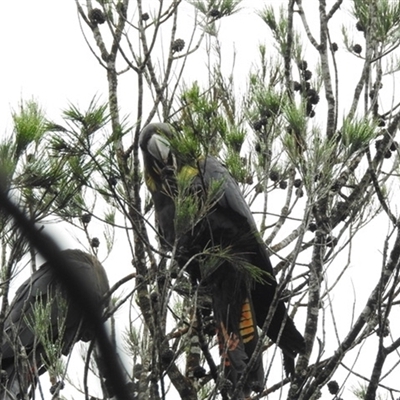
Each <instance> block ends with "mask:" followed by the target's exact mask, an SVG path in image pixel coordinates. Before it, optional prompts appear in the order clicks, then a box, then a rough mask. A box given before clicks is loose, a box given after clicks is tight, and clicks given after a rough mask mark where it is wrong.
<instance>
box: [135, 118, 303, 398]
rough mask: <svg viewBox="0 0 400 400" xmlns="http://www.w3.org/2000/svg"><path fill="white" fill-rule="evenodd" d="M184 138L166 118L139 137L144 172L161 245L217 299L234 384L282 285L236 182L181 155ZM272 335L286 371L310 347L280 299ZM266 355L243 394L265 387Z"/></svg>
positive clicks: (219, 167)
mask: <svg viewBox="0 0 400 400" xmlns="http://www.w3.org/2000/svg"><path fill="white" fill-rule="evenodd" d="M177 140H179V135H177V133H176V132H174V129H173V128H172V127H171V126H170V125H169V124H166V123H153V124H150V125H147V126H146V127H145V128H144V129H143V130H142V132H141V134H140V139H139V143H140V147H141V150H142V153H143V162H144V173H145V180H146V184H147V187H148V189H149V191H150V193H151V195H152V199H153V203H154V207H155V212H156V217H157V220H158V225H159V230H160V235H161V240H162V242H163V243H164V244H165V245H166V246H167V247H168V248H169V249H173V248H174V247H175V249H176V258H177V260H178V263H179V265H180V267H185V268H186V270H187V271H188V272H189V273H190V274H191V276H192V278H195V279H196V280H197V281H198V282H200V283H201V284H204V285H206V286H207V287H208V288H209V290H210V292H211V296H212V302H213V313H214V319H215V322H216V326H217V333H218V338H219V342H220V346H221V354H222V356H224V357H225V373H226V375H227V377H228V378H229V379H230V380H231V381H232V383H233V384H234V385H235V384H236V383H237V381H238V379H239V378H240V376H241V374H242V373H243V371H244V370H245V368H246V365H247V363H248V362H249V360H250V357H251V356H252V354H253V352H254V349H255V346H256V344H257V341H258V337H259V336H258V333H257V326H259V327H262V326H263V324H264V322H265V319H266V317H267V314H268V311H269V309H270V306H271V303H272V301H273V298H274V295H275V292H276V288H277V282H276V280H275V278H274V275H273V269H272V265H271V262H270V260H269V256H268V253H267V248H266V246H265V244H264V243H263V241H262V239H261V237H260V235H259V233H258V231H257V227H256V223H255V221H254V219H253V216H252V213H251V211H250V209H249V206H248V205H247V203H246V201H245V199H244V197H243V196H242V194H241V191H240V189H239V187H238V184H237V182H236V181H235V180H234V179H233V177H232V176H231V175H230V173H229V172H228V170H227V169H226V168H225V167H224V165H223V164H222V163H221V162H220V161H218V160H217V159H216V158H214V157H212V156H200V157H192V158H191V157H190V154H179V153H178V151H177V147H178V146H176V141H177ZM267 334H268V336H269V337H270V338H271V339H272V340H273V341H275V342H276V343H277V344H278V346H279V347H280V348H281V349H282V351H283V355H284V366H285V369H286V372H287V373H288V374H291V373H293V371H294V358H295V357H296V355H297V354H298V353H302V352H303V351H304V346H305V345H304V339H303V337H302V335H301V334H300V333H299V332H298V330H297V329H296V327H295V325H294V323H293V321H292V319H291V318H290V317H289V316H288V314H287V311H286V307H285V304H284V303H283V302H282V301H279V302H278V304H277V308H276V311H275V314H274V316H273V318H272V321H271V323H270V325H269V328H268V331H267ZM263 383H264V370H263V365H262V358H261V355H260V356H259V357H258V359H257V360H256V363H255V364H254V366H253V368H252V370H251V371H249V375H248V379H247V381H246V383H245V385H244V395H245V396H246V395H248V394H249V393H250V391H251V390H252V389H253V390H254V389H257V390H261V389H262V388H263Z"/></svg>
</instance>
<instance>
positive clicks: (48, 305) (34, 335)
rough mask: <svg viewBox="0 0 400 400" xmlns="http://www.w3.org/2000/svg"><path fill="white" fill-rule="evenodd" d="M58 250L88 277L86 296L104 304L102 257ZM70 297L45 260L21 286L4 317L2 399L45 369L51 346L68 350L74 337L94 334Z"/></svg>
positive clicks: (23, 388) (18, 393)
mask: <svg viewBox="0 0 400 400" xmlns="http://www.w3.org/2000/svg"><path fill="white" fill-rule="evenodd" d="M61 254H62V256H63V257H65V261H67V262H68V264H69V266H70V268H73V269H74V272H75V274H76V276H78V277H79V279H80V280H82V281H83V282H86V283H87V287H88V293H87V296H88V298H91V299H93V300H94V301H95V302H96V304H98V305H99V308H100V307H101V310H104V309H105V308H106V305H107V300H104V297H105V295H106V293H107V292H108V291H109V283H108V279H107V275H106V272H105V270H104V268H103V266H102V265H101V264H100V262H99V261H98V260H97V259H96V258H95V257H94V256H92V255H90V254H87V253H84V252H82V251H80V250H64V251H62V252H61ZM71 300H72V299H71V296H70V295H69V294H68V293H67V291H66V289H65V288H64V285H62V284H61V282H60V281H59V280H58V278H57V275H56V273H55V271H54V268H53V267H52V266H51V265H50V264H49V263H45V264H43V265H42V266H41V267H40V268H39V269H38V270H37V271H36V272H34V273H33V274H32V276H31V277H30V278H29V279H28V280H27V281H26V282H24V283H23V284H22V285H21V286H20V287H19V289H18V290H17V292H16V294H15V298H14V300H13V302H12V304H11V305H10V308H9V311H8V314H7V316H6V319H5V321H4V334H3V342H2V347H1V352H2V360H1V368H2V369H3V370H4V371H5V372H6V377H5V379H6V381H5V384H4V386H3V388H2V390H1V391H0V398H1V399H3V398H5V399H15V398H19V397H20V396H21V395H26V394H27V392H28V389H29V387H30V386H31V385H34V384H35V382H36V380H37V378H38V376H39V375H40V374H42V373H43V372H45V371H46V369H47V368H46V364H47V365H48V363H49V362H52V361H53V362H54V360H50V359H49V351H51V349H54V348H55V347H57V346H60V350H61V353H62V354H63V355H68V354H69V353H70V351H71V350H72V347H73V345H74V344H75V343H76V342H78V341H80V340H82V341H85V342H87V341H89V340H92V339H94V331H93V326H92V325H91V324H90V323H89V322H88V321H87V320H86V319H85V318H83V310H82V307H80V306H79V304H77V303H75V302H74V301H71ZM40 313H41V314H42V317H40V316H39V314H40ZM50 358H51V357H50Z"/></svg>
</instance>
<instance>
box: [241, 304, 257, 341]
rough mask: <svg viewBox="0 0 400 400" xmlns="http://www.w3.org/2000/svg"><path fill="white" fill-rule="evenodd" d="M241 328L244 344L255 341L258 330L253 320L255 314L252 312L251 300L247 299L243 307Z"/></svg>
mask: <svg viewBox="0 0 400 400" xmlns="http://www.w3.org/2000/svg"><path fill="white" fill-rule="evenodd" d="M239 327H240V335H241V336H242V340H243V343H248V342H250V341H251V340H253V339H254V335H255V329H256V328H255V324H254V320H253V314H252V312H251V307H250V302H249V299H246V300H245V302H244V304H243V306H242V316H241V318H240V325H239Z"/></svg>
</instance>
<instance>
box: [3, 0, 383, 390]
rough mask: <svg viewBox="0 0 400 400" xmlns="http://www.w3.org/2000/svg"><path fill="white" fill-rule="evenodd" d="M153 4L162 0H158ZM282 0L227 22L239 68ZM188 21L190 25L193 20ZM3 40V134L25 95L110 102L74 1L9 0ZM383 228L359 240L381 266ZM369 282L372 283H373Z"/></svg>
mask: <svg viewBox="0 0 400 400" xmlns="http://www.w3.org/2000/svg"><path fill="white" fill-rule="evenodd" d="M307 1H310V0H307ZM148 2H149V3H151V2H157V3H158V1H157V0H148ZM278 3H282V4H286V3H287V2H286V1H273V0H269V1H262V0H247V1H245V2H244V5H245V7H244V10H243V11H242V12H241V13H240V14H237V15H235V16H233V17H230V19H229V20H228V19H227V20H226V24H225V22H224V24H225V25H223V29H222V31H221V39H222V40H224V41H225V43H229V45H227V46H226V47H225V51H226V52H227V57H228V58H229V57H230V56H231V54H232V52H231V51H232V48H233V43H234V44H235V46H236V48H237V50H238V55H239V57H238V60H237V68H238V71H240V70H243V71H248V68H249V66H250V65H251V63H252V60H253V58H254V57H253V56H254V53H255V51H256V48H257V46H258V43H260V42H264V40H265V38H266V37H268V35H267V28H266V26H265V24H264V23H262V21H261V20H260V19H259V18H258V17H256V16H255V15H254V14H253V13H252V8H254V7H256V6H260V5H261V4H278ZM305 3H306V2H305ZM314 3H315V4H316V3H317V2H316V1H314ZM330 3H332V2H330ZM188 24H189V25H190V21H188ZM182 34H184V31H182ZM0 43H1V51H2V56H1V58H2V62H1V64H0V65H1V66H0V116H1V118H0V135H1V134H10V133H11V124H10V122H11V121H10V112H11V109H16V108H17V106H18V103H19V102H20V100H21V99H24V100H26V99H30V98H35V99H36V100H38V101H39V103H40V104H41V105H42V106H43V108H44V109H45V110H46V112H47V114H48V116H49V117H50V118H53V119H57V118H58V116H59V115H60V111H61V110H62V109H64V108H66V107H67V105H68V103H69V102H72V103H78V104H79V105H81V106H83V107H85V106H86V105H87V104H88V103H89V101H90V100H91V99H92V97H93V96H94V95H100V96H101V97H102V99H104V100H106V98H107V97H106V90H107V88H106V79H105V71H104V70H103V69H102V68H100V67H99V65H98V62H97V60H96V59H95V58H94V57H93V55H92V54H91V53H90V51H89V50H88V47H87V45H86V43H85V41H84V39H83V36H82V33H81V30H80V26H79V23H78V17H77V12H76V6H75V2H74V1H73V0H8V1H5V2H4V3H3V4H2V19H1V23H0ZM352 60H353V61H352V62H351V64H347V65H346V66H345V68H346V74H344V77H343V79H348V80H349V92H350V94H351V95H352V94H353V90H354V83H355V82H354V78H355V75H353V74H352V73H353V70H355V69H356V67H357V66H358V65H359V64H358V60H356V59H354V58H353V59H352ZM195 74H196V71H193V75H194V76H195ZM243 76H244V75H243ZM122 79H123V78H122ZM243 85H244V81H243ZM121 90H122V92H123V93H121V96H122V98H123V100H124V101H123V103H122V107H123V112H124V113H126V114H128V113H129V112H130V109H129V108H130V104H131V103H130V98H131V95H130V93H131V92H130V91H131V90H133V89H132V87H130V86H129V85H128V84H127V86H126V92H125V88H120V91H121ZM133 97H134V96H133ZM132 106H133V107H134V106H135V105H132ZM379 230H380V231H382V240H377V239H375V238H372V239H370V240H369V239H368V236H364V237H360V238H358V243H359V247H360V250H361V251H363V250H362V249H363V246H365V243H368V246H370V247H371V246H373V247H375V250H374V249H373V248H372V249H371V248H370V249H369V250H371V251H370V252H369V253H368V260H369V263H371V260H373V262H377V263H378V266H379V262H380V256H379V250H378V249H380V248H382V242H383V235H384V234H385V232H386V227H383V228H382V226H379V227H377V226H376V225H375V226H373V227H372V232H376V231H379ZM366 235H368V234H366ZM369 235H370V234H369ZM370 238H371V236H370ZM361 244H362V245H361ZM356 246H357V244H356ZM360 257H361V255H360ZM369 267H370V265H365V264H364V263H363V262H361V263H360V262H359V260H354V267H353V268H354V270H355V271H358V274H360V273H363V269H366V268H369ZM376 270H377V271H378V269H376ZM378 272H379V271H378ZM363 274H365V273H363ZM356 275H357V274H356ZM348 283H349V286H348V288H351V283H350V282H348ZM365 285H366V286H370V285H369V284H368V283H367V282H366V283H365ZM353 295H355V294H354V293H352V292H351V289H348V292H346V293H344V294H343V296H344V298H345V297H346V296H348V298H349V302H348V307H351V306H352V301H353ZM357 301H358V302H359V304H360V305H361V304H363V301H362V300H360V299H359V298H358V300H357ZM346 397H347V396H346Z"/></svg>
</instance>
